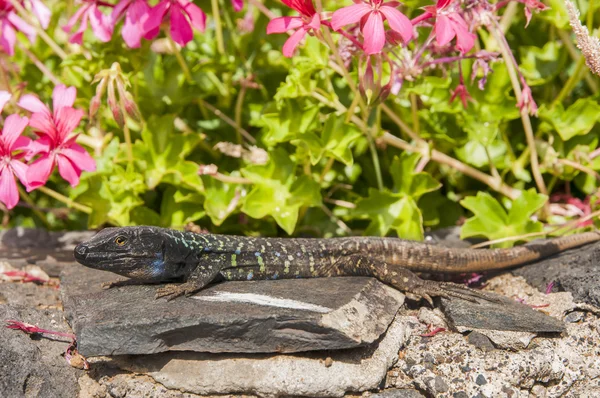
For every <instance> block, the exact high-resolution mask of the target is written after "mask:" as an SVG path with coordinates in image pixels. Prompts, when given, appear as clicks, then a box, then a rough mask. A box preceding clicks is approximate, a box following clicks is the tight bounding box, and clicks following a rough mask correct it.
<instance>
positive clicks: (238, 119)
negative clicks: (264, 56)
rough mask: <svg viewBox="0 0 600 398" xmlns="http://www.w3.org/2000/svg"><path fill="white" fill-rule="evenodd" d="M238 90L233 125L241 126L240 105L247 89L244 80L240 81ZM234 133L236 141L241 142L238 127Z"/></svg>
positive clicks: (241, 105)
mask: <svg viewBox="0 0 600 398" xmlns="http://www.w3.org/2000/svg"><path fill="white" fill-rule="evenodd" d="M240 85H241V87H240V92H239V94H238V96H237V99H236V101H235V125H236V126H241V125H242V107H243V106H244V98H246V90H247V89H248V87H247V86H246V84H244V82H240ZM235 135H236V141H237V142H236V143H237V144H241V143H242V134H241V133H240V132H239V131H238V129H235Z"/></svg>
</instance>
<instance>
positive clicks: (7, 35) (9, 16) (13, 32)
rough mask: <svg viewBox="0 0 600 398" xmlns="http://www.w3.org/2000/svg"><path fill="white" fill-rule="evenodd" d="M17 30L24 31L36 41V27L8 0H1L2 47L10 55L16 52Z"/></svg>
mask: <svg viewBox="0 0 600 398" xmlns="http://www.w3.org/2000/svg"><path fill="white" fill-rule="evenodd" d="M17 32H22V33H23V34H24V35H25V36H27V38H28V39H29V41H30V42H32V43H33V42H34V41H35V36H36V33H35V29H34V28H33V27H32V26H31V25H29V24H27V23H26V22H25V21H23V20H22V19H21V18H20V17H19V16H18V15H17V13H16V12H15V10H14V8H13V6H12V4H10V2H9V1H7V0H0V47H2V49H3V50H4V52H6V53H7V54H8V55H14V54H15V42H16V40H17Z"/></svg>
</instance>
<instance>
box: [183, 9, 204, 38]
mask: <svg viewBox="0 0 600 398" xmlns="http://www.w3.org/2000/svg"><path fill="white" fill-rule="evenodd" d="M183 9H184V10H185V12H186V13H187V15H188V18H190V22H191V23H192V26H193V27H194V28H196V30H197V31H199V32H204V29H206V14H205V13H204V11H202V9H201V8H200V7H198V6H197V5H195V4H194V3H192V2H190V3H188V4H186V5H185V6H184V7H183Z"/></svg>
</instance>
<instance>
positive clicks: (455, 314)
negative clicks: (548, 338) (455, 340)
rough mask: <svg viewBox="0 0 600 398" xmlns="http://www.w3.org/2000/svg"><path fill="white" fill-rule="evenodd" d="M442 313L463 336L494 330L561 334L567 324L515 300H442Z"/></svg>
mask: <svg viewBox="0 0 600 398" xmlns="http://www.w3.org/2000/svg"><path fill="white" fill-rule="evenodd" d="M440 302H441V309H442V311H443V312H444V314H445V315H446V317H447V318H448V323H449V324H450V326H451V327H453V328H454V329H455V330H458V331H459V332H464V331H467V330H475V329H477V330H479V329H493V330H502V331H512V332H532V333H561V332H563V331H564V330H565V326H564V324H563V323H562V322H561V321H559V320H558V319H555V318H552V317H550V316H548V315H546V314H544V313H542V312H539V311H535V310H533V309H532V308H531V307H529V306H527V305H524V304H521V303H518V302H516V301H514V300H511V299H508V298H503V299H502V300H501V302H499V303H494V302H470V301H466V300H459V299H453V300H448V299H445V298H442V299H441V300H440Z"/></svg>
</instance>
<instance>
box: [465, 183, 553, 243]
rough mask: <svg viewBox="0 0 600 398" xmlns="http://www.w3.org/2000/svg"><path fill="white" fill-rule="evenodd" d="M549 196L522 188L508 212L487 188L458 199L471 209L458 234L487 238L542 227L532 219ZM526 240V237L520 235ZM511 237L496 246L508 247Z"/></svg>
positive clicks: (507, 235) (540, 229) (528, 231)
mask: <svg viewBox="0 0 600 398" xmlns="http://www.w3.org/2000/svg"><path fill="white" fill-rule="evenodd" d="M547 199H548V197H547V196H546V195H543V194H538V193H537V192H535V190H534V189H530V190H529V191H522V193H521V196H519V197H518V198H517V199H515V200H514V201H513V202H512V205H511V208H510V210H509V211H508V212H507V211H506V210H505V209H504V208H503V207H502V205H500V203H498V201H497V200H496V199H495V198H493V197H492V196H491V195H490V194H488V193H486V192H478V193H477V196H469V197H467V198H465V199H463V200H462V201H461V202H460V203H461V204H462V205H463V206H464V207H465V208H467V209H468V210H470V211H471V212H472V213H473V217H471V218H469V219H468V220H467V222H465V224H464V225H463V226H462V228H461V234H460V236H461V238H463V239H464V238H470V237H474V236H477V237H481V236H483V237H486V238H488V239H490V240H495V239H500V238H506V237H512V236H520V235H525V234H529V233H532V232H540V231H542V228H543V225H542V223H541V222H539V221H533V220H531V216H532V215H533V214H534V213H535V212H536V211H538V210H539V209H540V208H541V207H542V206H543V205H544V203H545V202H546V200H547ZM523 240H528V239H525V238H524V239H523ZM514 243H515V242H514V241H511V242H504V243H501V244H498V245H497V247H510V246H512V245H513V244H514Z"/></svg>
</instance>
